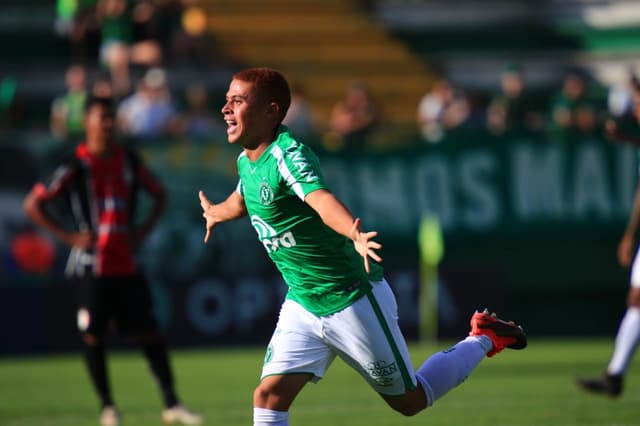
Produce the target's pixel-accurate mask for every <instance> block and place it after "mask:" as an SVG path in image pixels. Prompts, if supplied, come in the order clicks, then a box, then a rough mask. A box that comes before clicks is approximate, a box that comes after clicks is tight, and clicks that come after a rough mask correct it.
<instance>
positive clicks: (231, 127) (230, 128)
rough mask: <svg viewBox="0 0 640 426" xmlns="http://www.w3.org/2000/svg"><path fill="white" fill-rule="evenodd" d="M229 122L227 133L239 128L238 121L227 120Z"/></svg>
mask: <svg viewBox="0 0 640 426" xmlns="http://www.w3.org/2000/svg"><path fill="white" fill-rule="evenodd" d="M225 122H226V123H227V134H231V133H233V132H234V131H235V130H236V129H237V128H238V123H237V122H236V121H235V120H225Z"/></svg>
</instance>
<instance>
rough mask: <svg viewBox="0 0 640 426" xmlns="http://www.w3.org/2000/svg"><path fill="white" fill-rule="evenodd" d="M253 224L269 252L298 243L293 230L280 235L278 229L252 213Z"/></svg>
mask: <svg viewBox="0 0 640 426" xmlns="http://www.w3.org/2000/svg"><path fill="white" fill-rule="evenodd" d="M251 225H252V226H253V229H255V230H256V232H257V233H258V238H259V239H260V241H261V242H262V245H263V246H264V248H265V249H266V250H267V253H273V252H274V251H278V250H279V249H281V248H289V247H293V246H295V245H296V239H295V237H294V236H293V232H291V231H288V232H285V233H284V234H282V235H278V233H277V232H276V230H275V229H273V227H272V226H270V225H269V224H268V223H267V222H265V221H264V219H262V218H261V217H260V216H258V215H255V214H254V215H251Z"/></svg>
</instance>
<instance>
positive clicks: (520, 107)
mask: <svg viewBox="0 0 640 426" xmlns="http://www.w3.org/2000/svg"><path fill="white" fill-rule="evenodd" d="M57 3H58V7H57V20H56V23H55V26H54V28H55V31H56V33H57V35H58V36H59V37H62V38H64V39H65V40H67V42H68V45H69V46H70V48H69V52H70V57H69V58H68V63H69V66H68V68H67V70H66V75H65V84H66V88H65V90H64V92H63V93H60V94H59V96H57V97H55V99H53V100H52V103H51V108H50V119H49V128H50V133H51V135H52V136H53V137H54V138H55V139H58V140H76V139H77V138H80V137H82V135H83V128H82V126H83V123H82V106H83V104H84V101H85V99H86V97H87V96H88V94H90V93H94V94H100V95H102V96H110V97H112V98H113V99H114V101H115V102H116V103H117V111H118V112H117V126H118V130H119V132H120V134H121V135H123V136H124V137H128V138H131V139H135V140H151V139H157V138H165V139H166V138H188V139H193V140H199V141H206V140H218V139H220V138H223V137H224V133H225V126H224V123H223V122H222V119H221V114H220V113H219V108H220V105H221V100H222V96H223V94H221V93H212V91H211V89H210V87H208V86H207V84H206V83H205V82H204V81H198V80H197V79H191V80H189V81H188V82H187V83H186V84H184V82H183V83H182V84H176V82H175V78H174V74H173V73H174V72H175V71H174V70H176V69H180V68H181V67H182V69H184V68H191V69H197V70H198V73H199V74H198V75H201V76H202V75H204V74H206V72H207V70H208V69H210V68H211V67H215V66H216V65H217V64H218V63H219V61H225V58H224V55H222V54H221V53H220V51H219V49H218V47H217V45H216V41H215V39H214V38H213V37H212V36H211V35H210V34H209V32H208V31H207V26H208V19H209V18H208V16H207V12H206V10H205V9H204V8H203V6H202V5H200V4H199V0H58V2H57ZM525 71H526V70H525V69H523V68H521V67H519V66H518V65H514V64H509V65H505V67H504V69H503V70H502V71H501V72H500V73H496V76H495V85H494V87H495V89H494V90H491V89H482V90H479V89H477V88H475V89H473V90H472V89H469V88H465V87H463V86H461V85H459V84H457V83H456V82H455V81H452V80H451V79H450V78H449V77H448V76H447V75H440V76H438V77H437V78H435V79H434V80H433V83H432V84H431V86H430V87H423V88H416V90H422V91H424V93H420V96H421V99H420V100H419V102H417V104H416V105H415V116H414V117H408V118H407V119H406V120H405V125H404V128H402V129H400V130H399V129H398V128H397V127H396V128H393V126H391V123H390V120H388V119H387V117H385V104H384V100H380V99H376V97H375V96H374V95H373V92H372V90H371V88H370V87H368V85H367V83H366V81H354V82H353V83H352V84H351V85H349V86H348V87H345V88H344V95H343V96H342V98H341V99H335V102H334V105H333V106H332V107H331V108H330V110H329V111H328V112H327V113H326V116H318V113H317V111H314V109H313V108H312V104H313V102H312V101H313V99H310V98H309V97H308V95H307V91H306V90H305V87H304V84H302V83H301V82H299V81H291V82H290V83H291V86H292V87H291V88H292V103H291V108H290V110H289V113H288V114H287V117H286V118H285V121H284V123H285V124H286V125H288V126H289V127H290V128H291V129H292V131H293V133H294V134H296V135H299V136H300V137H301V138H303V140H305V141H306V142H307V143H309V144H310V145H313V146H315V147H316V148H318V149H323V150H327V151H335V152H341V151H354V152H358V151H362V150H369V149H376V150H380V149H381V148H382V149H394V148H396V147H397V145H396V142H397V140H398V139H402V140H403V141H407V140H408V141H411V142H410V144H412V146H415V145H416V144H417V145H420V144H423V145H424V144H436V143H441V142H446V141H447V140H450V139H451V138H455V136H456V135H460V134H464V133H465V132H467V133H468V132H469V131H471V132H476V133H479V132H484V133H485V134H487V135H490V136H494V137H496V138H499V137H512V136H514V135H522V134H530V135H535V136H536V137H538V139H541V140H542V139H546V140H559V141H567V142H570V141H580V140H585V139H593V138H600V139H602V138H603V136H605V135H604V132H605V129H606V128H607V123H611V122H612V121H615V122H633V119H632V105H633V97H634V91H635V90H637V88H638V82H637V80H636V77H635V75H634V72H633V71H632V70H629V71H628V73H627V75H626V77H625V78H621V79H620V81H617V82H615V83H614V84H611V85H610V86H607V85H604V84H602V83H600V82H599V81H598V80H596V79H594V78H592V76H591V75H589V73H588V72H587V71H586V70H584V69H579V68H573V69H569V70H567V71H565V72H564V74H563V75H562V78H559V79H558V81H557V82H556V83H555V86H553V87H545V88H540V87H535V88H531V87H530V86H529V85H528V81H527V74H526V72H525ZM14 92H15V81H13V80H11V79H9V78H5V79H4V80H3V81H1V82H0V110H1V111H3V113H6V111H8V110H9V109H10V105H9V104H10V102H11V98H12V96H13V95H12V93H14ZM218 98H220V99H218ZM5 115H6V114H5ZM2 124H3V123H0V125H2ZM5 125H6V124H5ZM396 126H397V123H396ZM381 134H382V135H383V137H380V135H381ZM398 135H401V136H398ZM380 140H383V141H387V142H385V143H384V144H381V143H379V141H380ZM406 145H407V142H403V147H405V146H406Z"/></svg>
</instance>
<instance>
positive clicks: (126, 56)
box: [50, 0, 224, 140]
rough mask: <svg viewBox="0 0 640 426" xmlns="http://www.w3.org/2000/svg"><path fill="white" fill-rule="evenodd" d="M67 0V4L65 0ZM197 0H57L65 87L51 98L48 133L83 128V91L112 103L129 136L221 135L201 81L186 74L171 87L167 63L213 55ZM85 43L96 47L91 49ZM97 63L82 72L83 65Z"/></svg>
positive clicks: (77, 133)
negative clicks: (178, 89) (181, 84)
mask: <svg viewBox="0 0 640 426" xmlns="http://www.w3.org/2000/svg"><path fill="white" fill-rule="evenodd" d="M70 3H71V4H72V6H74V7H67V8H65V7H64V6H65V5H68V4H70ZM206 26H207V16H206V12H205V11H204V10H203V9H202V8H201V7H200V6H199V5H198V0H137V1H132V0H83V1H77V2H69V1H67V0H59V1H58V19H57V21H56V26H55V28H56V31H57V32H58V35H59V36H61V37H65V38H67V39H68V41H69V44H70V46H71V49H70V52H71V58H69V61H70V66H69V67H68V69H67V71H66V76H65V84H66V89H65V92H64V93H62V94H60V96H58V97H56V98H55V99H54V100H53V103H52V106H51V115H50V129H51V133H52V135H53V136H54V137H55V138H57V139H60V140H66V139H76V138H78V137H81V136H82V134H83V128H82V126H83V124H82V106H83V104H84V100H85V99H86V98H87V96H88V95H89V94H94V95H101V96H104V97H111V98H112V99H114V102H116V103H117V126H118V130H119V132H120V133H121V134H122V135H123V136H125V137H130V138H132V139H136V140H150V139H154V138H160V137H187V138H190V139H196V140H200V139H205V138H215V137H220V135H222V134H223V132H224V127H223V123H222V121H221V120H220V119H219V117H218V115H219V114H215V113H214V111H213V109H212V107H211V101H210V99H209V93H208V90H207V87H206V85H205V84H204V83H203V82H202V81H190V82H189V83H188V84H187V85H186V87H185V88H184V90H183V92H182V93H177V94H176V93H174V90H172V85H171V75H170V70H171V69H175V68H176V67H185V66H186V67H198V68H200V69H201V70H203V71H206V69H207V67H209V66H211V65H213V58H215V57H216V55H215V53H216V51H215V43H214V42H213V40H212V39H210V37H209V36H208V34H207V31H206V30H207V28H206ZM92 44H96V45H97V46H98V49H97V52H95V54H92V52H93V49H92V48H91V45H92ZM94 69H98V70H99V72H98V73H97V75H95V74H96V73H93V74H94V75H93V76H92V78H91V79H90V78H89V70H94Z"/></svg>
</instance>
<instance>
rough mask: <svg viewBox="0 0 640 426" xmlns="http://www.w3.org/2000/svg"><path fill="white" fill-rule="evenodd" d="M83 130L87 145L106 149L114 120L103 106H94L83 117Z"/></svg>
mask: <svg viewBox="0 0 640 426" xmlns="http://www.w3.org/2000/svg"><path fill="white" fill-rule="evenodd" d="M84 124H85V130H86V133H87V143H89V144H93V145H95V147H96V148H98V149H99V148H102V147H106V146H107V144H109V143H110V142H111V140H112V138H113V131H114V118H113V113H112V112H111V110H110V109H109V108H106V107H105V106H104V105H100V104H95V105H93V106H92V107H91V108H89V111H87V113H86V116H85V122H84Z"/></svg>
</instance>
